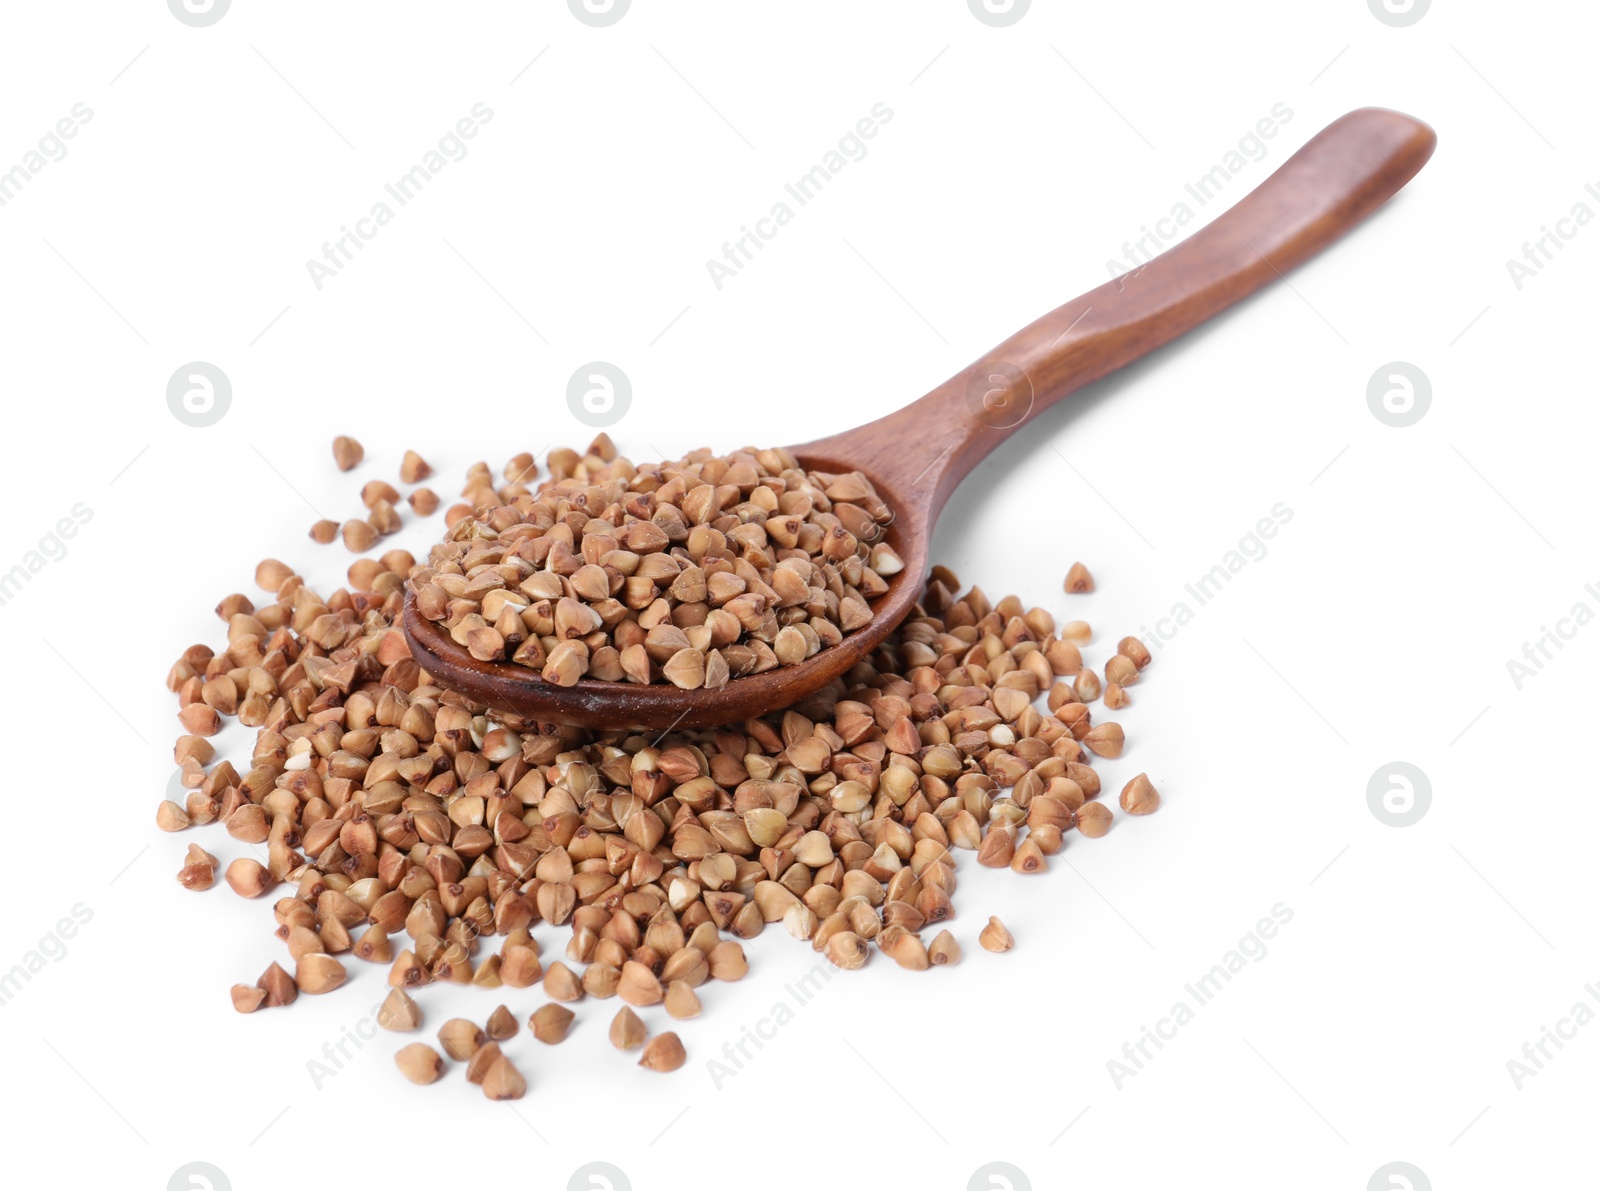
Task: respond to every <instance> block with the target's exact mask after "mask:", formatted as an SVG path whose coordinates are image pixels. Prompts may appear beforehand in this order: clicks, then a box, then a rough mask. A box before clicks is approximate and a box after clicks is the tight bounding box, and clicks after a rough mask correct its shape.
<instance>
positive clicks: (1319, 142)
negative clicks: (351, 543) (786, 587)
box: [404, 108, 1435, 731]
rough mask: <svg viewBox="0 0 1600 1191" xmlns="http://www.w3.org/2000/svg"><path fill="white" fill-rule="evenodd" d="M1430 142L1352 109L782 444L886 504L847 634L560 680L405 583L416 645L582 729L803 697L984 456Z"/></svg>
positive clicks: (916, 592)
mask: <svg viewBox="0 0 1600 1191" xmlns="http://www.w3.org/2000/svg"><path fill="white" fill-rule="evenodd" d="M1434 142H1435V137H1434V133H1433V130H1432V129H1431V128H1429V127H1428V126H1427V125H1426V124H1423V123H1422V122H1421V121H1418V120H1414V119H1412V118H1411V117H1410V116H1405V115H1401V114H1400V113H1399V112H1391V111H1386V110H1384V109H1382V108H1362V109H1360V110H1358V111H1354V112H1351V113H1350V114H1349V115H1347V116H1343V117H1341V118H1340V119H1338V120H1336V121H1334V122H1333V123H1332V124H1330V125H1328V127H1326V128H1324V129H1323V130H1322V131H1321V132H1319V133H1318V134H1317V135H1316V136H1315V137H1313V138H1312V139H1311V141H1310V142H1309V143H1308V144H1306V145H1305V147H1304V148H1302V149H1301V150H1300V151H1299V152H1298V153H1296V154H1295V155H1294V156H1293V157H1291V158H1290V159H1289V160H1288V161H1287V162H1285V163H1284V165H1283V166H1282V168H1280V169H1279V170H1278V171H1277V172H1276V173H1274V174H1273V175H1272V176H1271V177H1270V178H1268V179H1267V180H1266V181H1265V182H1263V183H1262V184H1261V185H1260V186H1258V187H1257V188H1256V189H1255V190H1253V191H1251V192H1250V194H1248V195H1247V196H1245V198H1243V199H1242V200H1240V202H1239V203H1238V204H1237V205H1235V206H1234V207H1232V208H1231V209H1229V210H1228V211H1227V212H1225V213H1224V214H1222V215H1220V216H1218V218H1217V219H1216V220H1214V221H1213V222H1212V223H1210V224H1209V225H1207V226H1206V227H1204V228H1202V229H1201V230H1200V231H1198V232H1196V233H1195V234H1194V235H1192V236H1190V237H1189V238H1188V239H1187V240H1184V241H1183V242H1182V243H1180V244H1178V245H1176V246H1174V247H1173V248H1170V249H1168V250H1167V251H1166V252H1164V253H1162V254H1161V255H1160V256H1158V257H1156V258H1155V259H1154V260H1152V261H1151V262H1150V263H1149V264H1147V265H1145V266H1143V267H1142V268H1139V269H1137V270H1134V271H1133V272H1130V273H1127V274H1124V275H1123V276H1121V277H1118V278H1116V279H1115V280H1113V281H1109V282H1107V283H1106V284H1105V285H1102V286H1100V287H1099V288H1098V289H1094V290H1090V291H1089V292H1088V293H1086V294H1084V295H1083V296H1082V297H1079V298H1075V299H1073V300H1072V301H1071V302H1068V303H1067V304H1066V305H1065V306H1062V307H1060V308H1059V309H1056V310H1053V311H1051V312H1050V313H1049V314H1047V315H1045V316H1044V317H1043V318H1041V319H1039V320H1038V321H1036V322H1034V323H1032V324H1031V325H1029V326H1027V327H1024V328H1023V329H1022V330H1021V331H1018V332H1017V333H1016V334H1015V335H1013V336H1012V337H1011V338H1010V339H1008V340H1006V341H1005V342H1004V343H1002V344H1001V345H1000V346H999V347H997V348H995V349H994V350H993V351H991V352H989V353H988V354H987V355H985V356H984V357H983V358H982V359H980V360H979V361H977V362H976V363H975V364H973V365H972V366H971V367H970V368H966V369H963V370H962V371H961V372H960V373H958V374H957V375H955V376H953V377H951V378H950V379H949V380H947V381H945V382H944V384H942V385H940V386H939V387H938V388H936V389H934V390H933V391H932V392H931V393H929V394H928V395H927V396H925V397H922V398H920V399H919V400H917V401H914V402H912V403H911V404H910V405H908V406H906V407H905V408H904V409H900V410H897V411H896V412H894V413H892V414H889V415H888V416H887V417H883V418H879V419H878V420H877V421H875V422H869V423H867V424H866V425H865V426H859V427H857V428H856V429H854V430H849V431H846V432H845V433H843V434H836V435H834V436H833V437H831V438H824V439H818V440H817V441H816V442H811V443H806V444H805V445H804V446H798V447H794V448H792V449H793V451H794V454H795V456H796V458H797V459H798V460H799V461H800V463H801V465H802V466H803V467H806V468H808V469H815V470H817V471H824V472H846V471H861V472H862V473H864V474H865V475H866V476H867V477H868V478H869V479H870V480H871V481H872V483H873V484H874V485H875V486H876V487H877V490H878V494H879V496H881V497H882V498H883V499H884V501H885V502H887V503H888V505H889V507H890V508H891V509H893V510H894V512H895V520H894V522H893V524H891V525H890V526H889V527H888V530H887V532H886V534H885V540H886V541H887V542H888V543H889V545H890V546H891V547H893V549H894V550H895V552H896V553H898V554H899V555H900V557H901V558H902V559H903V560H904V562H905V568H904V569H903V570H902V571H901V572H900V573H899V574H897V575H895V576H894V577H893V579H892V580H891V581H890V583H889V590H888V591H887V592H886V593H885V594H884V595H882V596H881V597H879V599H878V600H877V601H876V603H875V604H874V606H873V618H872V621H871V623H869V624H867V625H866V626H865V627H864V628H861V629H858V630H857V631H856V632H854V633H851V634H850V635H849V636H848V637H846V638H845V639H844V641H843V642H842V643H841V644H839V645H835V646H833V647H832V648H829V649H824V650H822V651H821V652H820V653H818V654H816V655H815V656H813V657H811V658H810V659H808V660H807V661H805V662H802V663H800V664H799V665H797V666H787V667H779V668H777V669H773V670H768V671H766V672H765V673H761V674H753V675H750V676H748V677H744V678H736V679H733V680H732V681H730V682H729V683H728V684H727V685H726V686H724V687H722V688H721V689H720V690H693V691H685V690H680V689H678V688H677V687H675V686H672V685H671V684H668V683H659V684H652V685H649V686H644V685H639V684H635V683H625V682H601V681H597V680H592V679H584V680H581V681H580V682H578V684H577V685H576V686H571V687H559V686H555V685H553V684H551V683H547V682H545V681H544V680H543V679H541V678H540V676H539V674H538V673H537V672H536V671H534V670H532V669H530V668H528V667H526V666H519V665H511V664H505V663H487V662H480V661H478V660H476V659H475V658H473V657H472V656H471V655H470V654H469V653H468V652H467V651H466V650H465V649H463V648H462V647H461V646H459V645H457V644H456V643H455V642H454V641H453V640H451V638H450V636H449V634H448V633H446V632H445V631H444V630H442V629H441V628H440V627H439V626H438V625H436V624H434V623H433V622H432V621H429V620H427V619H425V618H424V617H422V616H421V615H419V614H418V612H417V609H416V604H415V600H414V598H413V597H412V596H411V595H410V594H409V593H408V594H407V596H406V604H405V619H404V623H405V631H406V635H407V637H408V638H409V640H410V643H411V649H412V652H413V654H415V656H416V659H417V661H418V662H419V663H420V664H421V665H422V666H423V668H424V669H426V670H427V671H428V672H429V673H430V674H432V675H433V676H434V677H435V678H436V679H437V680H438V681H439V682H441V683H443V684H444V685H445V686H447V687H450V688H453V689H455V690H457V691H460V692H462V693H463V694H466V695H468V696H470V697H472V698H474V699H476V700H478V701H480V702H482V703H484V704H485V705H487V706H488V707H491V708H493V709H495V710H498V711H502V712H510V713H513V714H515V715H518V716H521V717H523V718H524V719H527V720H533V721H544V722H551V723H563V724H578V725H582V726H585V727H590V728H646V729H653V730H658V731H660V730H665V729H669V728H673V727H681V728H695V727H704V726H707V725H712V724H725V723H735V722H738V721H740V720H743V719H746V718H748V717H750V716H757V715H764V714H766V713H768V712H771V711H776V710H779V709H780V708H784V707H787V706H789V705H791V704H793V703H795V702H797V701H799V700H800V699H802V698H804V697H805V696H806V695H808V694H811V693H812V692H814V691H816V690H818V689H819V688H821V687H823V686H825V685H826V684H827V683H829V682H831V681H832V680H833V679H835V678H838V677H839V676H840V675H842V674H845V673H846V672H847V671H849V670H850V669H851V668H852V667H853V666H854V665H855V664H856V663H857V662H859V661H860V660H861V659H862V658H864V657H866V656H867V655H868V654H870V653H871V652H872V650H873V649H875V648H876V647H877V646H878V645H879V644H880V643H881V642H882V641H883V640H884V638H886V637H887V636H888V635H889V634H890V633H891V632H893V631H894V629H895V628H896V627H897V626H898V625H899V624H900V622H901V621H902V620H904V619H905V618H906V616H907V615H908V614H909V613H910V612H911V609H912V607H913V606H914V605H915V604H916V602H917V600H918V598H919V597H920V595H921V594H922V590H923V583H924V580H925V578H926V575H927V571H928V543H929V538H930V536H931V534H932V531H933V524H934V521H935V520H936V519H937V518H938V516H939V512H940V510H941V509H943V508H944V505H945V502H946V501H947V500H948V499H949V497H950V494H951V493H952V492H954V491H955V488H956V485H958V484H959V483H960V482H961V480H962V479H963V477H965V476H966V475H967V473H968V472H970V471H971V470H972V469H973V468H974V467H975V466H977V464H978V462H979V461H980V460H982V459H983V458H984V457H985V456H986V455H988V454H989V452H990V451H992V450H994V449H995V448H996V447H997V446H999V445H1000V444H1001V443H1002V442H1004V441H1005V440H1006V439H1007V438H1009V437H1010V436H1011V435H1013V434H1015V433H1016V432H1017V431H1018V430H1020V429H1021V428H1022V427H1023V426H1026V425H1027V424H1028V423H1029V422H1030V421H1031V420H1032V419H1034V418H1036V417H1038V415H1039V414H1040V413H1041V412H1042V411H1044V410H1046V409H1048V408H1049V407H1050V406H1051V405H1054V404H1055V403H1056V402H1057V401H1059V400H1061V399H1062V398H1063V397H1065V396H1067V395H1068V394H1069V393H1072V392H1074V391H1075V390H1077V389H1080V388H1082V387H1083V386H1084V385H1086V384H1088V383H1089V382H1091V381H1094V380H1098V379H1099V378H1100V377H1102V376H1105V375H1106V374H1107V373H1109V372H1114V371H1115V370H1116V369H1118V368H1121V367H1122V366H1123V365H1125V364H1129V363H1131V362H1132V361H1134V360H1137V359H1139V357H1141V356H1143V355H1146V354H1147V353H1149V352H1151V351H1153V350H1154V349H1155V348H1158V347H1160V346H1161V345H1162V344H1164V343H1167V342H1169V341H1170V340H1173V339H1176V338H1177V337H1178V336H1179V335H1182V334H1183V333H1184V332H1185V331H1187V330H1189V329H1190V328H1192V327H1194V326H1197V325H1198V324H1200V323H1202V322H1205V321H1206V320H1207V319H1209V318H1211V317H1212V316H1213V315H1215V314H1218V313H1220V312H1222V311H1224V310H1226V309H1227V308H1228V307H1230V306H1232V305H1233V304H1234V303H1235V302H1238V301H1239V300H1240V299H1242V298H1245V297H1247V296H1249V295H1250V294H1253V293H1255V292H1256V291H1257V290H1259V289H1261V288H1262V287H1264V286H1266V285H1268V284H1270V283H1271V282H1273V281H1275V280H1277V279H1279V278H1280V277H1282V276H1283V274H1284V273H1286V272H1288V271H1289V270H1290V269H1292V268H1294V267H1295V266H1296V265H1298V264H1299V263H1300V262H1302V261H1304V260H1305V259H1306V258H1307V257H1309V256H1311V255H1312V254H1313V253H1315V252H1317V251H1318V250H1320V249H1321V248H1323V247H1324V246H1326V245H1327V244H1329V243H1331V242H1332V241H1334V240H1336V239H1337V238H1338V237H1340V236H1341V235H1343V234H1344V233H1345V232H1347V231H1349V230H1350V229H1351V228H1353V227H1354V226H1355V225H1356V224H1358V223H1360V222H1361V221H1362V220H1363V219H1365V218H1366V217H1367V216H1368V215H1370V214H1371V213H1372V212H1373V211H1374V210H1376V209H1377V208H1378V207H1379V206H1381V205H1382V204H1383V203H1384V202H1385V201H1387V200H1388V199H1389V198H1390V197H1391V196H1392V195H1393V194H1394V193H1395V192H1396V191H1398V190H1399V189H1400V188H1401V187H1402V186H1404V185H1405V184H1406V183H1407V182H1408V181H1410V180H1411V178H1412V177H1413V175H1415V174H1416V172H1417V171H1418V170H1420V169H1421V168H1422V166H1423V165H1424V164H1425V163H1426V162H1427V160H1428V158H1429V157H1430V156H1431V155H1432V154H1433V147H1434Z"/></svg>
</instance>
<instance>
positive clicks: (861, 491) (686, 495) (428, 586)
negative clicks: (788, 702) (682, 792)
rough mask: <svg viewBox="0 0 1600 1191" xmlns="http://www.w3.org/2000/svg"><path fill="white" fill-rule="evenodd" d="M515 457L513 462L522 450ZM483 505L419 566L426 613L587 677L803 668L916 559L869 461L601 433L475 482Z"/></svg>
mask: <svg viewBox="0 0 1600 1191" xmlns="http://www.w3.org/2000/svg"><path fill="white" fill-rule="evenodd" d="M514 462H515V461H514ZM464 495H465V496H466V498H467V500H468V501H469V502H470V503H471V512H470V514H465V513H462V514H460V515H456V514H457V511H456V510H452V516H451V518H450V530H449V533H448V534H447V536H446V540H445V541H444V542H442V543H440V544H439V545H437V546H435V547H434V548H433V550H432V551H431V552H430V554H429V555H428V560H427V565H426V566H423V567H421V568H419V569H417V570H416V571H414V572H413V574H412V576H411V584H412V587H413V589H414V590H415V592H416V597H417V610H418V612H420V613H421V614H422V615H423V616H424V617H426V618H427V619H429V620H432V621H436V622H437V623H438V624H439V625H440V626H442V627H443V628H444V629H446V630H447V631H448V632H449V634H450V636H451V637H452V639H454V640H455V642H456V643H457V644H458V645H460V646H461V647H462V648H464V649H466V650H468V651H469V652H470V653H471V654H472V656H473V657H474V658H477V659H478V660H479V661H484V662H501V661H511V662H515V663H518V664H519V665H523V666H527V667H529V668H530V669H533V670H536V671H538V672H539V673H540V674H541V675H542V677H543V678H544V680H545V681H547V682H551V683H555V684H556V685H558V686H571V685H573V684H574V683H576V682H577V681H578V680H579V679H581V678H585V677H587V678H591V679H598V680H602V681H606V682H634V683H652V682H670V683H672V684H674V685H675V686H678V687H680V688H682V689H685V690H694V689H697V688H700V687H706V688H709V689H716V688H719V687H722V686H725V685H726V684H727V683H728V682H729V680H730V679H736V678H739V677H742V676H744V675H746V674H759V673H761V672H762V671H764V670H770V669H773V668H774V667H777V666H793V665H797V664H799V663H800V662H803V661H805V660H806V659H807V658H809V657H811V656H812V655H813V654H815V653H817V652H818V651H819V650H822V649H826V648H827V647H828V646H830V645H837V644H838V643H839V642H840V641H841V640H843V639H844V637H845V635H846V634H848V633H851V632H854V631H855V630H856V629H859V628H862V627H863V626H865V625H866V624H867V623H868V622H870V621H871V620H872V611H871V608H870V606H869V605H870V602H871V601H872V600H874V599H876V598H877V597H878V596H880V595H882V594H883V593H884V592H885V591H887V590H888V587H889V585H888V581H887V579H888V576H891V575H894V574H896V573H898V572H899V571H900V570H901V569H902V567H903V564H902V562H901V560H900V559H899V557H898V556H896V554H895V553H894V551H893V550H891V549H890V548H889V547H888V545H886V544H884V543H882V542H880V541H879V538H880V537H881V536H882V533H883V527H884V526H886V525H887V524H888V523H889V521H890V520H891V519H892V514H891V513H890V510H889V508H888V506H887V505H885V504H884V503H883V501H882V500H881V499H879V497H878V494H877V493H876V492H875V491H874V490H873V487H872V484H871V483H870V482H868V480H867V479H866V477H865V476H863V475H862V474H861V473H860V472H848V473H845V474H842V475H830V474H826V473H822V472H814V471H811V472H808V471H804V470H802V469H801V468H800V467H799V466H798V465H797V464H796V462H795V460H794V457H793V456H792V455H790V454H789V453H788V452H787V451H783V450H770V451H758V450H753V449H752V450H744V451H737V452H734V453H733V454H731V455H721V456H713V455H712V454H711V452H710V451H705V450H702V451H695V452H693V453H691V454H690V455H688V456H686V457H685V458H683V459H680V460H677V461H675V462H672V463H657V464H647V465H644V466H635V465H634V464H633V463H631V462H629V461H628V460H627V459H625V458H622V457H620V456H619V455H618V454H617V451H616V447H615V446H613V445H612V443H611V440H610V439H609V438H606V437H605V436H604V435H602V436H601V437H600V438H598V439H596V440H595V443H594V444H593V445H591V447H590V450H589V453H588V454H587V455H585V456H582V457H579V456H578V454H577V453H576V452H575V451H567V452H556V453H553V454H552V456H551V459H550V476H549V478H548V479H546V480H545V481H544V482H543V483H542V484H540V485H539V486H538V487H537V488H536V489H530V488H529V487H528V485H527V484H526V483H523V482H520V481H518V482H514V483H507V484H506V485H504V486H502V487H501V488H499V489H495V488H493V487H492V486H491V485H490V484H489V472H488V469H487V467H485V468H483V470H482V471H481V472H477V473H474V474H473V475H471V476H469V478H468V485H467V489H466V492H465V493H464Z"/></svg>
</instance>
